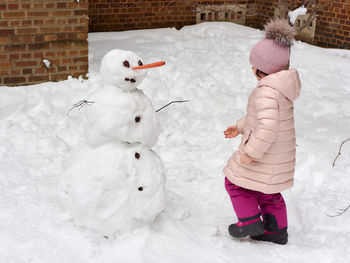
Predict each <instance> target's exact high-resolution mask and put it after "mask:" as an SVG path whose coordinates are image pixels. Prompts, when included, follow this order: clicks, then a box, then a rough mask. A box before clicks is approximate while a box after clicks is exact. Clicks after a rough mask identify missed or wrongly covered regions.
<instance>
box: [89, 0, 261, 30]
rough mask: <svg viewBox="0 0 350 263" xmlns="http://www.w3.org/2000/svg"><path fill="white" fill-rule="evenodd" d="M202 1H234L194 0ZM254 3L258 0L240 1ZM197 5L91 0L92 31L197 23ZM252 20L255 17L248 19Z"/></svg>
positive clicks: (161, 0)
mask: <svg viewBox="0 0 350 263" xmlns="http://www.w3.org/2000/svg"><path fill="white" fill-rule="evenodd" d="M190 2H196V3H201V4H221V3H225V2H226V3H232V1H230V0H223V1H203V0H196V1H190ZM237 2H238V3H240V4H254V2H255V1H254V0H243V1H237ZM195 8H196V7H195V5H191V4H190V3H189V2H186V1H171V0H134V1H132V0H129V1H127V0H125V1H110V0H89V18H90V24H89V31H90V32H99V31H120V30H134V29H145V28H160V27H176V28H181V27H183V26H185V25H193V24H195V23H196V13H195V12H194V10H195ZM247 23H248V24H252V23H253V20H252V19H251V17H248V19H247Z"/></svg>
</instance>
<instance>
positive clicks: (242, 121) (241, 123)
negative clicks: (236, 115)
mask: <svg viewBox="0 0 350 263" xmlns="http://www.w3.org/2000/svg"><path fill="white" fill-rule="evenodd" d="M244 125H245V117H243V118H241V119H239V120H238V121H236V126H237V130H238V132H239V133H240V134H242V133H243V128H244Z"/></svg>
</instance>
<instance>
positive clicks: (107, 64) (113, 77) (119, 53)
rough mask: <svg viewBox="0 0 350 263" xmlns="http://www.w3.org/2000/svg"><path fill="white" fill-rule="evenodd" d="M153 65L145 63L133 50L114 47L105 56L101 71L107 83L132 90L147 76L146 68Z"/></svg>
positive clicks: (124, 89)
mask: <svg viewBox="0 0 350 263" xmlns="http://www.w3.org/2000/svg"><path fill="white" fill-rule="evenodd" d="M152 65H153V64H152ZM152 65H143V62H142V59H141V58H140V57H139V56H138V55H136V54H135V53H133V52H131V51H127V50H121V49H113V50H111V51H109V52H108V53H107V54H106V55H105V56H104V57H103V59H102V63H101V67H100V73H101V75H102V77H103V81H104V83H105V84H108V85H112V86H117V87H119V88H120V89H122V90H123V91H132V90H135V89H136V88H137V86H138V85H140V83H141V82H142V80H143V79H144V78H145V77H146V75H147V71H146V70H145V69H144V68H150V67H154V65H153V66H152Z"/></svg>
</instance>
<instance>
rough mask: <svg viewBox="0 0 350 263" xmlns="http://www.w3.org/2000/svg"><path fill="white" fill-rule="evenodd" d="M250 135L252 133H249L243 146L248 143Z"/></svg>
mask: <svg viewBox="0 0 350 263" xmlns="http://www.w3.org/2000/svg"><path fill="white" fill-rule="evenodd" d="M251 134H252V131H249V134H248V136H247V138H246V139H245V140H244V143H243V145H244V146H245V145H246V144H247V143H248V141H249V138H250V135H251Z"/></svg>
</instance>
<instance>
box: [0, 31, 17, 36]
mask: <svg viewBox="0 0 350 263" xmlns="http://www.w3.org/2000/svg"><path fill="white" fill-rule="evenodd" d="M14 34H15V30H14V29H0V36H9V35H14Z"/></svg>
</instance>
